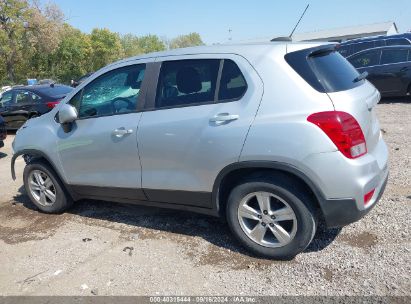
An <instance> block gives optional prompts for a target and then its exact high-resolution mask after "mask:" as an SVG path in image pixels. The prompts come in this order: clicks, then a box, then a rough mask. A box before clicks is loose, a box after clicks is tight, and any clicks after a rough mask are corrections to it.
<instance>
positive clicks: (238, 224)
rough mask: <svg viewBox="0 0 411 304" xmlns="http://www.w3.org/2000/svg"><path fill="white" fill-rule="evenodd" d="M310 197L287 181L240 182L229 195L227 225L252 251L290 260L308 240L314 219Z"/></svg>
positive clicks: (272, 179) (256, 180)
mask: <svg viewBox="0 0 411 304" xmlns="http://www.w3.org/2000/svg"><path fill="white" fill-rule="evenodd" d="M311 206H313V202H312V198H311V197H310V196H309V195H308V194H307V193H306V192H305V190H304V189H302V188H300V187H296V186H295V184H293V182H292V181H291V180H288V179H282V178H258V179H255V180H250V181H246V182H243V183H241V184H240V185H238V186H236V187H235V188H234V189H233V190H232V191H231V194H230V195H229V198H228V203H227V220H228V224H229V226H230V228H231V230H232V232H233V233H234V235H235V236H236V237H237V239H238V240H239V241H240V242H241V243H242V244H243V245H244V246H245V247H246V248H247V249H249V250H250V251H252V252H253V253H255V254H257V255H259V256H262V257H266V258H273V259H286V260H288V259H292V258H293V257H295V255H297V254H298V253H300V252H302V251H303V250H304V249H305V248H306V247H307V246H308V245H309V244H310V242H311V240H312V239H313V237H314V234H315V231H316V223H317V219H316V216H315V210H314V209H313V208H312V207H311Z"/></svg>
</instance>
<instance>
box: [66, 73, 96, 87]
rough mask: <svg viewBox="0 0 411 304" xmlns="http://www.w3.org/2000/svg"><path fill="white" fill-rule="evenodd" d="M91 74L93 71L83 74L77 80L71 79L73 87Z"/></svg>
mask: <svg viewBox="0 0 411 304" xmlns="http://www.w3.org/2000/svg"><path fill="white" fill-rule="evenodd" d="M91 75H93V72H91V73H87V74H86V75H83V76H81V77H80V78H78V79H77V80H74V79H72V80H71V84H70V85H71V86H72V87H73V88H75V87H77V86H79V85H80V84H81V83H82V82H83V81H85V80H86V79H87V78H89V77H90V76H91Z"/></svg>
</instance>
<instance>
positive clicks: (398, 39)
mask: <svg viewBox="0 0 411 304" xmlns="http://www.w3.org/2000/svg"><path fill="white" fill-rule="evenodd" d="M391 45H411V33H404V34H398V35H390V36H374V37H367V38H359V39H352V40H348V41H345V42H342V43H341V44H340V45H339V48H338V51H339V52H340V54H341V55H343V56H344V57H348V56H351V55H353V54H355V53H358V52H361V51H363V50H367V49H372V48H375V47H381V46H391Z"/></svg>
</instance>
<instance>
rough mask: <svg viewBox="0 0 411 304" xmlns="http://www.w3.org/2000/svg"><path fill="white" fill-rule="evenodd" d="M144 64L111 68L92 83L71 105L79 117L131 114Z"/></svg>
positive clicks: (74, 98)
mask: <svg viewBox="0 0 411 304" xmlns="http://www.w3.org/2000/svg"><path fill="white" fill-rule="evenodd" d="M144 72H145V65H134V66H127V67H123V68H119V69H116V70H113V71H110V72H108V73H106V74H103V75H101V76H100V77H98V78H96V79H95V80H94V81H93V82H91V83H89V84H88V85H87V86H86V87H85V88H84V89H83V90H82V91H80V92H79V93H77V94H76V95H75V96H74V97H73V98H72V99H71V100H70V104H71V105H73V106H74V107H76V108H77V111H78V112H79V117H91V116H102V115H112V114H119V113H129V112H132V111H135V110H136V106H137V99H138V96H139V93H140V87H141V84H142V81H143V78H144Z"/></svg>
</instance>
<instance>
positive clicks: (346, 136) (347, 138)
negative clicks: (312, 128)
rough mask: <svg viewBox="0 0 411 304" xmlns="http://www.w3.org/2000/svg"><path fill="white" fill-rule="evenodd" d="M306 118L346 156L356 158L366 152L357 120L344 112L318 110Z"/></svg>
mask: <svg viewBox="0 0 411 304" xmlns="http://www.w3.org/2000/svg"><path fill="white" fill-rule="evenodd" d="M307 120H308V121H309V122H311V123H313V124H315V125H317V126H318V127H319V128H320V129H321V130H323V131H324V133H325V134H327V136H328V137H329V138H330V139H331V140H332V142H333V143H334V144H335V145H336V146H337V148H338V150H339V151H340V152H341V153H342V154H344V155H345V156H346V157H348V158H351V159H353V158H357V157H360V156H362V155H364V154H366V153H367V145H366V142H365V138H364V133H363V132H362V130H361V127H360V125H359V124H358V122H357V120H356V119H355V118H354V117H352V116H351V115H350V114H348V113H346V112H339V111H329V112H319V113H314V114H312V115H310V116H308V118H307Z"/></svg>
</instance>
